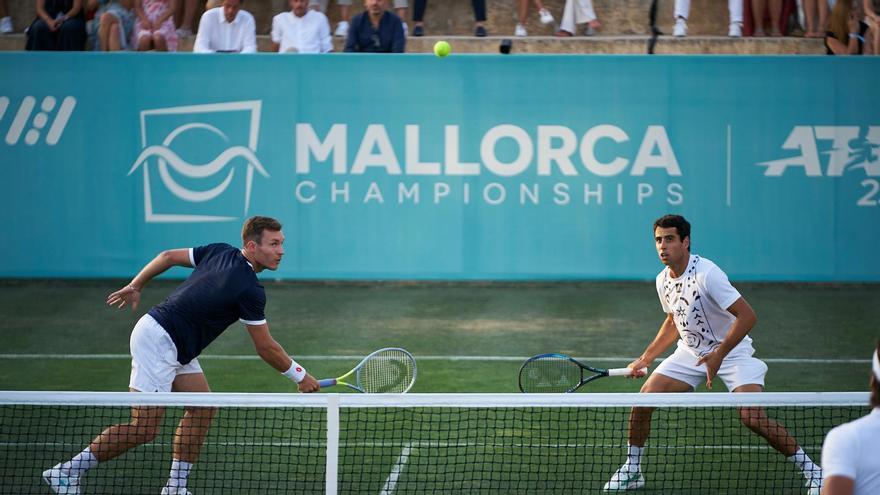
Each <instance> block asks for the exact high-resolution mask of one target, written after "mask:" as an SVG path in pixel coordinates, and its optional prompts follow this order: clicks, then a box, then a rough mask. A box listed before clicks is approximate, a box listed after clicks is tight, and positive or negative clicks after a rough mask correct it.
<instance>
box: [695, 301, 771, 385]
mask: <svg viewBox="0 0 880 495" xmlns="http://www.w3.org/2000/svg"><path fill="white" fill-rule="evenodd" d="M727 311H728V312H729V313H730V314H732V315H733V316H734V317H736V319H735V320H734V321H733V325H732V326H731V327H730V331H729V332H727V336H726V337H724V340H722V341H721V345H719V346H718V347H716V348H715V349H714V350H713V351H712V352H710V353H708V354H706V355H705V356H703V357H701V358H700V359H699V360H698V361H697V365H701V364H705V365H706V387H707V388H710V389H711V388H712V378H714V377H715V375H716V374H718V369H719V368H721V362H722V361H724V358H725V357H727V355H728V354H730V351H732V350H733V348H734V347H736V346H737V345H739V343H740V342H742V339H744V338H745V336H746V335H748V333H749V331H751V330H752V328H753V327H754V326H755V324H756V323H757V322H758V316H757V315H755V310H753V309H752V307H751V306H750V305H749V303H748V302H747V301H746V299H745V298H744V297H740V298H739V299H737V300H736V301H734V302H733V304H731V305H730V306H729V307H728V308H727Z"/></svg>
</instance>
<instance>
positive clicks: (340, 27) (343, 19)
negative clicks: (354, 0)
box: [309, 0, 409, 38]
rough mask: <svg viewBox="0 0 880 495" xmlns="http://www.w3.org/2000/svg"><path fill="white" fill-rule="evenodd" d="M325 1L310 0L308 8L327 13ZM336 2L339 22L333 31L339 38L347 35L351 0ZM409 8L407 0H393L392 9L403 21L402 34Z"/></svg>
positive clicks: (404, 33) (404, 29) (405, 33)
mask: <svg viewBox="0 0 880 495" xmlns="http://www.w3.org/2000/svg"><path fill="white" fill-rule="evenodd" d="M327 1H328V0H310V1H309V8H311V9H314V10H319V11H320V12H321V13H322V14H326V13H327ZM336 4H337V5H339V19H340V20H339V24H337V25H336V31H335V32H334V33H333V35H334V36H337V37H340V38H346V37H348V27H349V23H348V21H349V13H350V12H351V0H336ZM407 8H409V2H408V1H407V0H394V11H395V12H397V17H400V20H402V21H403V35H404V36H406V35H407V27H406V9H407Z"/></svg>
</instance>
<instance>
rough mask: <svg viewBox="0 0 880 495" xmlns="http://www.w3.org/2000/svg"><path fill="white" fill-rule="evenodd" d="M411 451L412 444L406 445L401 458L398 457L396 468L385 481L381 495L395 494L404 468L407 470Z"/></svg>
mask: <svg viewBox="0 0 880 495" xmlns="http://www.w3.org/2000/svg"><path fill="white" fill-rule="evenodd" d="M410 449H411V448H410V444H406V445H405V446H404V447H403V450H402V451H401V452H400V456H398V457H397V462H395V463H394V467H393V468H392V469H391V472H390V473H388V479H386V480H385V484H384V485H383V486H382V491H381V492H379V495H390V494H392V493H394V489H395V488H397V480H398V479H400V474H401V473H403V470H404V468H406V463H407V461H408V460H409V451H410Z"/></svg>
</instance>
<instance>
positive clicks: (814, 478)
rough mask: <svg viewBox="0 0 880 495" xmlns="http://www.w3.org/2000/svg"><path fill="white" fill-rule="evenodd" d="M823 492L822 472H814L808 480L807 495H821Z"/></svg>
mask: <svg viewBox="0 0 880 495" xmlns="http://www.w3.org/2000/svg"><path fill="white" fill-rule="evenodd" d="M821 491H822V471H821V470H819V471H818V472H817V471H813V472H812V473H810V477H809V478H807V495H819V492H821Z"/></svg>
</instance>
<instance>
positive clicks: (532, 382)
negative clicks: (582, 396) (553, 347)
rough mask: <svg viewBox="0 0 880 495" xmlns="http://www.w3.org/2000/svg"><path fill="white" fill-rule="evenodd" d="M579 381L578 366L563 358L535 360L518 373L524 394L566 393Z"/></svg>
mask: <svg viewBox="0 0 880 495" xmlns="http://www.w3.org/2000/svg"><path fill="white" fill-rule="evenodd" d="M580 381H581V368H580V366H578V365H577V364H575V363H573V362H571V361H570V360H569V359H567V358H563V357H550V356H548V357H544V358H541V359H535V360H533V361H530V362H528V363H526V364H525V365H524V366H523V369H522V372H521V373H520V387H521V388H522V390H523V391H524V392H548V393H554V392H558V393H562V392H568V391H569V390H571V389H573V388H574V387H576V386H577V385H578V384H579V383H580Z"/></svg>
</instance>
